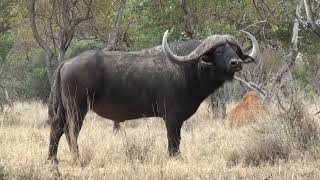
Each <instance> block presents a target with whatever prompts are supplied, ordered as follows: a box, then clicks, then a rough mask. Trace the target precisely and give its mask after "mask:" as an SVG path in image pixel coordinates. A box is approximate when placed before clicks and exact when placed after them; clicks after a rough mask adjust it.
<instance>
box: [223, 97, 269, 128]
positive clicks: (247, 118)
mask: <svg viewBox="0 0 320 180" xmlns="http://www.w3.org/2000/svg"><path fill="white" fill-rule="evenodd" d="M264 114H266V111H265V110H264V108H263V105H262V99H261V98H260V97H259V96H258V95H257V93H256V92H255V91H249V92H247V93H246V94H245V95H244V96H243V98H242V99H241V101H240V102H239V103H238V104H237V106H236V107H235V108H234V109H232V110H231V111H230V112H229V113H228V114H227V117H226V120H227V121H228V122H230V123H232V124H246V123H250V122H255V121H257V120H258V118H259V117H261V116H263V115H264Z"/></svg>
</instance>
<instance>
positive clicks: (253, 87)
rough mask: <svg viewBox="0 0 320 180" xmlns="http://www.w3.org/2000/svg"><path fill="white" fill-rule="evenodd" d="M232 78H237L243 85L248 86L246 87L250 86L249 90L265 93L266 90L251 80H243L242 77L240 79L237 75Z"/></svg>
mask: <svg viewBox="0 0 320 180" xmlns="http://www.w3.org/2000/svg"><path fill="white" fill-rule="evenodd" d="M233 78H234V79H236V80H238V81H240V82H241V83H243V84H244V85H246V86H248V88H250V89H251V90H254V91H256V92H258V93H260V94H261V95H262V96H265V95H266V92H265V91H264V90H263V89H262V88H261V87H260V86H258V85H257V84H254V83H252V82H246V81H245V80H243V79H241V78H239V77H237V76H234V77H233Z"/></svg>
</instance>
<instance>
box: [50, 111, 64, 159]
mask: <svg viewBox="0 0 320 180" xmlns="http://www.w3.org/2000/svg"><path fill="white" fill-rule="evenodd" d="M64 127H65V117H60V118H57V119H54V120H53V121H52V122H51V130H50V139H49V141H50V142H49V154H48V160H50V161H51V162H53V163H56V164H57V163H58V159H57V151H58V145H59V141H60V138H61V136H62V134H63V133H64Z"/></svg>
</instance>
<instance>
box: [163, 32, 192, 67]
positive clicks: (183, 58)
mask: <svg viewBox="0 0 320 180" xmlns="http://www.w3.org/2000/svg"><path fill="white" fill-rule="evenodd" d="M162 48H163V51H164V53H165V54H166V56H167V57H168V59H170V60H171V61H173V62H174V63H177V64H182V63H184V62H188V61H189V62H190V61H192V60H195V59H191V58H190V57H187V56H177V55H175V54H174V53H173V52H172V51H171V49H170V48H169V45H168V30H167V31H166V32H165V33H164V35H163V38H162ZM191 54H192V53H191Z"/></svg>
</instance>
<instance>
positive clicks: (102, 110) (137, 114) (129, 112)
mask: <svg viewBox="0 0 320 180" xmlns="http://www.w3.org/2000/svg"><path fill="white" fill-rule="evenodd" d="M92 110H93V111H94V112H95V113H97V114H98V115H99V116H102V117H104V118H107V119H111V120H114V121H117V122H122V121H125V120H130V119H138V118H143V117H157V116H159V113H158V112H157V109H156V108H154V107H153V105H152V103H143V102H141V103H134V104H131V103H124V104H116V103H108V102H106V103H101V102H96V103H93V106H92Z"/></svg>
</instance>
